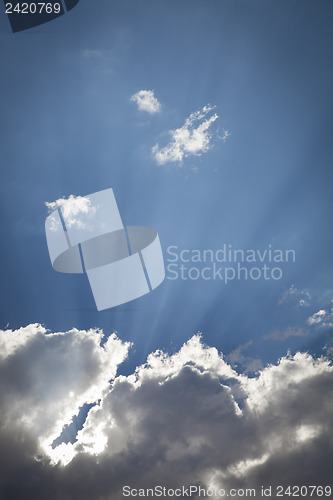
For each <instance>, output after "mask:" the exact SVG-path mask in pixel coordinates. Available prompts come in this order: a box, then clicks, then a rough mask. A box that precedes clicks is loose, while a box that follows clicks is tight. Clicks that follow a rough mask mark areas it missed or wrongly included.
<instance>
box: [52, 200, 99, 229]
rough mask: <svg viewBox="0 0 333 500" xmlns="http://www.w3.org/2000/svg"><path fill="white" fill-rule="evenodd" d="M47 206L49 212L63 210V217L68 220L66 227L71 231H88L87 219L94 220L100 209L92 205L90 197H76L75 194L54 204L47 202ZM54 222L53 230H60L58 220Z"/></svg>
mask: <svg viewBox="0 0 333 500" xmlns="http://www.w3.org/2000/svg"><path fill="white" fill-rule="evenodd" d="M45 205H46V206H47V208H48V210H49V212H53V211H54V210H56V209H61V211H62V214H63V217H64V219H65V220H66V226H67V227H68V228H69V229H70V228H76V229H86V228H87V218H89V217H90V218H92V217H93V216H94V215H95V214H96V211H97V209H98V207H96V206H93V205H92V203H91V201H90V199H89V198H88V197H85V196H74V195H73V194H71V195H70V196H69V197H68V198H59V199H58V200H56V201H53V202H45ZM53 222H54V224H53V225H52V226H51V229H52V230H53V231H56V230H57V229H58V227H57V222H56V219H54V221H53Z"/></svg>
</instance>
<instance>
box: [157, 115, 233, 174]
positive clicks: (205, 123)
mask: <svg viewBox="0 0 333 500" xmlns="http://www.w3.org/2000/svg"><path fill="white" fill-rule="evenodd" d="M214 109H215V106H210V105H207V106H204V107H203V108H202V109H201V110H199V111H196V112H195V113H192V114H191V115H190V116H189V117H188V118H186V120H185V123H184V125H183V126H182V127H180V128H177V129H175V130H170V131H169V134H170V136H171V141H170V142H169V144H167V145H166V146H164V147H162V148H160V146H159V144H155V146H154V147H153V148H152V153H153V157H154V158H155V160H156V161H157V163H158V164H159V165H164V164H165V163H167V162H179V163H181V162H182V161H183V159H184V158H187V157H188V156H192V155H195V156H200V155H201V154H202V153H205V152H207V151H209V149H211V148H212V137H213V135H212V132H211V126H212V124H213V123H214V122H215V121H216V120H217V119H218V114H217V113H214V114H211V113H212V112H213V110H214ZM210 115H211V116H210ZM226 134H228V135H229V132H226V131H224V139H226V138H227V136H228V135H226Z"/></svg>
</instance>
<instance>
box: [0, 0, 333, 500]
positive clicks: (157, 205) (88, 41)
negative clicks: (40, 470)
mask: <svg viewBox="0 0 333 500" xmlns="http://www.w3.org/2000/svg"><path fill="white" fill-rule="evenodd" d="M332 13H333V7H332V5H331V3H330V2H327V1H324V0H317V1H311V0H304V1H302V2H299V1H289V0H288V1H287V0H280V1H279V2H274V1H272V0H265V1H263V0H251V2H249V1H245V0H244V1H243V0H232V1H231V0H209V2H207V1H203V0H181V1H180V0H179V1H175V0H171V1H170V0H168V1H166V0H165V1H162V0H154V1H150V0H144V1H142V2H138V1H137V0H135V1H132V0H126V1H120V0H115V1H112V2H110V1H109V0H100V1H99V2H96V4H95V2H89V1H88V0H81V1H80V2H79V4H78V5H77V7H75V8H74V9H73V10H72V11H71V12H69V13H67V14H66V15H65V16H62V17H60V18H58V19H56V20H54V21H52V22H50V23H48V24H45V25H43V26H40V27H37V28H33V29H31V30H28V31H25V32H20V33H16V34H12V33H11V31H10V26H9V22H8V19H7V17H6V16H5V14H4V9H3V7H1V15H0V60H1V74H2V77H1V81H0V88H1V96H2V98H1V100H0V102H1V113H0V127H1V148H0V162H1V184H0V193H1V202H0V203H1V226H2V245H1V262H2V265H3V267H2V279H1V285H0V286H1V297H2V301H1V314H0V320H1V321H0V327H1V329H3V330H5V329H11V330H16V329H18V328H21V327H25V326H27V325H29V324H33V323H40V324H42V325H44V326H45V328H47V329H49V330H50V331H52V332H66V331H67V330H70V329H72V328H78V329H82V330H88V329H89V328H102V329H103V331H104V333H105V335H106V337H108V336H109V335H110V334H111V333H112V332H117V335H118V336H119V338H120V339H121V340H122V341H123V342H127V341H129V342H133V346H132V348H131V350H130V355H129V356H128V358H127V359H126V360H125V362H124V363H122V364H120V366H119V368H118V373H123V374H126V375H127V374H129V373H132V372H133V370H134V369H135V367H136V366H138V365H140V364H142V363H144V362H145V361H146V358H147V355H148V354H149V353H151V352H153V351H155V350H156V349H165V350H166V351H167V352H168V353H170V354H173V353H176V352H177V351H178V350H179V349H180V348H181V346H182V345H183V344H184V342H187V341H188V340H189V339H190V338H191V337H192V336H193V335H194V334H196V333H197V332H202V338H203V341H204V342H205V343H206V344H207V345H209V346H214V347H216V348H217V349H218V350H219V351H222V352H223V353H224V354H225V356H226V357H227V358H226V359H228V360H229V362H230V364H231V366H233V367H236V366H237V367H238V369H239V371H240V372H244V373H251V376H253V372H255V371H256V370H257V369H259V368H263V367H265V366H266V365H267V363H277V361H278V359H279V358H280V357H282V356H285V355H286V354H287V352H288V350H290V351H291V352H292V353H295V352H297V351H301V352H305V351H309V352H310V353H311V354H313V355H321V354H323V353H326V354H327V353H328V352H329V349H330V348H331V346H332V343H331V334H332V329H333V326H332V320H331V317H332V307H333V303H332V300H333V287H332V280H333V266H332V254H333V238H332V231H331V225H332V224H331V221H332V212H333V198H332V181H333V174H332V157H333V142H332V137H331V134H332V116H333V109H332V108H333V103H332V87H333V68H332V47H333V43H332V38H333V34H332V23H331V19H332ZM140 90H146V91H148V90H149V91H153V92H154V97H155V98H156V99H157V100H158V102H159V103H160V109H159V110H158V111H157V112H155V113H149V112H147V111H145V110H140V109H139V108H138V105H137V103H135V102H134V101H133V100H131V97H132V96H133V95H135V94H136V93H137V92H139V91H140ZM208 105H210V106H212V107H214V109H213V110H212V111H211V113H210V115H209V116H211V115H212V114H213V113H215V112H216V113H217V114H218V118H217V120H216V121H214V123H212V124H211V127H210V128H209V131H210V133H211V135H210V136H209V147H207V151H201V152H200V151H199V150H198V151H197V153H201V154H192V155H191V154H189V155H188V156H187V157H184V158H183V160H182V161H180V162H179V161H169V162H166V163H164V164H159V163H158V161H156V157H154V154H153V147H154V146H155V145H156V144H158V145H159V148H163V147H165V146H167V144H168V143H170V140H171V135H170V131H175V130H177V129H180V128H181V127H182V126H183V125H184V123H185V121H186V119H188V118H189V117H190V115H191V114H192V113H195V112H198V111H200V110H202V109H203V107H204V106H208ZM225 131H228V137H226V138H225V139H224V140H223V139H222V137H223V135H224V134H225ZM110 187H112V188H113V191H114V194H115V197H116V200H117V203H118V207H119V210H120V213H121V216H122V220H123V222H124V224H128V225H147V226H152V227H154V228H155V229H156V230H157V231H158V233H159V237H160V240H161V244H162V248H163V252H164V256H165V257H167V248H168V247H169V246H171V245H174V246H177V247H179V249H201V250H202V249H207V248H208V249H213V250H217V249H219V248H222V247H223V245H224V244H226V245H229V244H230V245H232V247H233V248H235V249H237V248H239V249H259V250H260V251H263V250H265V249H266V248H267V247H268V245H271V246H272V248H274V249H282V250H286V249H293V250H295V252H296V262H295V263H292V262H291V263H286V264H283V265H281V267H282V269H283V276H282V278H281V279H280V280H276V281H272V280H270V281H265V280H262V279H260V280H258V281H253V280H248V281H244V280H240V281H236V280H235V281H232V282H230V283H228V284H227V285H225V284H224V283H223V282H221V281H218V280H215V281H204V280H197V281H191V280H187V281H182V280H175V281H173V280H169V279H166V280H165V281H164V282H163V283H162V285H161V286H159V287H158V288H157V289H156V290H154V291H153V292H152V293H149V294H148V295H145V296H144V297H141V298H140V299H137V300H135V301H133V302H130V303H128V304H124V305H122V306H119V307H116V308H113V309H109V310H105V311H101V312H98V311H97V310H96V307H95V304H94V301H93V296H92V293H91V290H90V287H89V284H88V281H87V279H86V277H85V276H77V275H70V274H68V275H65V274H60V273H56V272H55V271H54V270H53V269H52V267H51V264H50V261H49V256H48V251H47V246H46V240H45V233H44V221H45V218H46V217H47V215H48V211H47V208H46V206H45V203H46V202H53V201H55V200H57V199H59V198H62V197H66V198H67V197H69V196H70V195H72V194H73V195H75V196H84V195H88V194H90V193H93V192H96V191H99V190H102V189H107V188H110ZM167 274H168V273H167ZM318 311H325V314H322V315H319V316H313V315H315V314H316V313H318ZM311 317H312V318H314V319H312V320H311V319H309V318H311ZM274 332H275V333H274ZM265 337H267V338H265ZM251 367H252V372H251ZM253 367H254V369H253ZM101 498H102V497H101Z"/></svg>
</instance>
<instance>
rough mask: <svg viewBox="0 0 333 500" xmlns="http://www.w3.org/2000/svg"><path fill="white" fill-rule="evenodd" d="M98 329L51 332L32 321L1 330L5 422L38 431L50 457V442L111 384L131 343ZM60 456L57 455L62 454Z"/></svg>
mask: <svg viewBox="0 0 333 500" xmlns="http://www.w3.org/2000/svg"><path fill="white" fill-rule="evenodd" d="M102 337H103V333H102V332H101V331H99V330H97V329H91V330H88V331H79V330H77V329H73V330H70V331H68V332H66V333H63V332H59V333H50V332H47V330H46V329H45V328H44V327H43V326H41V325H39V324H32V325H29V326H27V327H25V328H20V329H19V330H16V331H12V330H6V331H2V330H1V331H0V347H1V351H0V401H1V424H2V426H3V427H8V428H11V426H13V425H15V426H17V427H18V428H20V429H21V430H22V431H25V432H27V433H28V434H29V436H31V437H33V438H34V439H35V440H36V441H37V443H38V446H40V447H42V448H43V449H44V451H45V453H47V455H48V456H49V457H50V458H53V454H55V455H58V456H60V455H61V453H60V452H61V451H66V450H62V448H61V447H60V448H59V449H57V450H55V451H54V450H52V448H51V445H52V442H53V441H54V439H56V438H57V437H58V436H59V435H60V433H61V431H62V428H63V426H64V425H65V424H68V423H70V422H71V420H72V418H73V416H74V415H76V414H77V413H78V412H79V409H80V407H81V406H83V405H84V404H85V403H94V402H96V401H97V400H99V399H100V398H102V397H103V395H104V394H105V392H107V391H108V389H109V380H110V379H111V378H114V377H115V375H116V371H117V367H118V365H119V363H121V362H122V361H123V360H124V359H125V358H126V356H127V351H128V347H129V345H128V344H126V343H124V344H123V343H122V342H121V341H120V340H119V339H118V338H117V337H116V335H115V334H112V335H111V336H110V337H109V338H108V340H107V341H106V342H105V344H104V345H103V347H101V345H100V343H101V340H102ZM58 456H57V458H58Z"/></svg>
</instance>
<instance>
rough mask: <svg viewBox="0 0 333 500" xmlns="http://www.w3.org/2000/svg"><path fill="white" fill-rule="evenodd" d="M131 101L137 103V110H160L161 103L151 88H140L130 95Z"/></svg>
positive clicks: (151, 111) (149, 111) (151, 112)
mask: <svg viewBox="0 0 333 500" xmlns="http://www.w3.org/2000/svg"><path fill="white" fill-rule="evenodd" d="M131 101H132V102H135V103H136V104H137V106H138V109H139V111H146V112H147V113H150V114H155V113H158V112H159V111H160V110H161V104H160V103H159V102H158V100H157V99H156V97H155V96H154V91H153V90H140V91H139V92H137V93H136V94H134V95H132V97H131Z"/></svg>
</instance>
